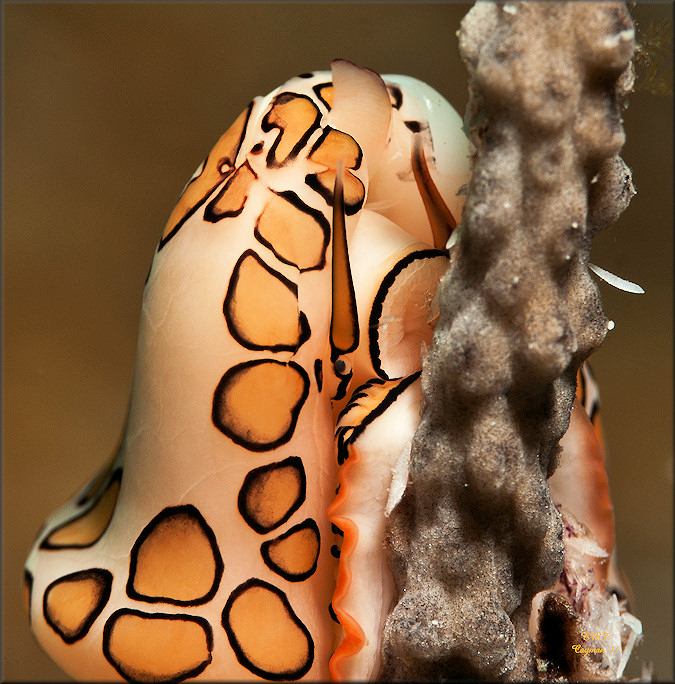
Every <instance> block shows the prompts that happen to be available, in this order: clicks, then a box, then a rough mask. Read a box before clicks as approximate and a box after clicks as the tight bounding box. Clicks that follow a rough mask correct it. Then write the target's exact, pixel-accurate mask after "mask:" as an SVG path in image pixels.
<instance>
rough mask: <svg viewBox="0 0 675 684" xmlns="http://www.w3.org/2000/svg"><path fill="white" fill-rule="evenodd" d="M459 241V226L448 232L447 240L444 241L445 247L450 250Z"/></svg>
mask: <svg viewBox="0 0 675 684" xmlns="http://www.w3.org/2000/svg"><path fill="white" fill-rule="evenodd" d="M458 241H459V226H457V228H455V230H453V231H452V233H450V237H449V238H448V241H447V242H446V243H445V249H447V250H450V249H452V248H453V247H454V246H455V245H456V244H457V242H458Z"/></svg>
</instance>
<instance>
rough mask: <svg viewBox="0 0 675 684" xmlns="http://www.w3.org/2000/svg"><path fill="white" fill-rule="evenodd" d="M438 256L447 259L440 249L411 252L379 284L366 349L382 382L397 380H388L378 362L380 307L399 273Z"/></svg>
mask: <svg viewBox="0 0 675 684" xmlns="http://www.w3.org/2000/svg"><path fill="white" fill-rule="evenodd" d="M439 256H443V257H445V258H446V259H447V258H448V255H447V254H446V253H445V252H443V251H441V250H440V249H423V250H420V251H418V252H411V253H410V254H407V255H406V256H404V257H403V259H401V260H400V261H399V262H397V263H396V264H395V265H394V267H393V268H392V269H391V270H390V271H389V273H387V275H386V276H384V278H383V279H382V282H381V283H380V287H379V288H378V290H377V294H376V295H375V299H374V300H373V306H372V308H371V309H370V316H369V318H368V349H369V351H370V361H371V363H372V364H373V370H374V371H375V372H376V373H377V374H378V375H379V376H380V377H381V378H383V379H384V380H397V379H398V378H390V377H389V376H388V375H387V374H386V373H385V372H384V371H383V370H382V362H381V360H380V345H379V336H380V331H379V329H378V325H379V320H380V316H381V315H382V307H383V305H384V301H385V299H386V298H387V293H388V292H389V289H390V288H391V286H392V285H393V284H394V281H395V280H396V278H398V276H399V275H400V274H401V272H402V271H404V270H405V269H406V268H407V267H408V266H410V264H412V263H413V262H414V261H417V260H418V259H431V258H435V257H439Z"/></svg>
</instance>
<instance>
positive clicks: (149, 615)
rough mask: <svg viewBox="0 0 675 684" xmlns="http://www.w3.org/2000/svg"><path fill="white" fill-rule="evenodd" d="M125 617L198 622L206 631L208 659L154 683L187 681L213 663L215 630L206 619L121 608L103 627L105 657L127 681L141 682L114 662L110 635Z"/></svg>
mask: <svg viewBox="0 0 675 684" xmlns="http://www.w3.org/2000/svg"><path fill="white" fill-rule="evenodd" d="M124 615H136V616H137V617H140V618H143V619H145V620H180V621H181V622H196V623H197V624H198V625H199V626H200V627H201V628H202V629H203V630H204V635H205V636H206V647H207V649H208V652H209V657H208V659H207V660H204V661H202V662H201V663H200V664H199V665H197V667H195V668H193V669H192V670H187V671H184V672H179V673H177V674H176V675H173V676H171V677H166V678H164V679H158V680H154V681H164V682H180V681H182V680H183V679H187V678H188V677H196V676H197V675H198V674H200V673H201V672H203V671H204V670H205V669H206V667H207V666H208V665H210V664H211V661H212V660H213V630H212V629H211V625H210V624H209V623H208V621H207V620H205V619H204V618H202V617H197V616H195V615H181V614H173V613H144V612H143V611H140V610H134V609H132V608H120V609H119V610H116V611H115V612H114V613H113V614H112V615H111V616H110V617H109V618H108V621H107V622H106V623H105V625H104V627H103V655H104V656H105V658H106V660H107V661H108V662H109V663H110V664H111V665H112V666H113V667H114V668H115V670H117V672H119V674H120V675H122V677H124V679H126V680H127V681H129V682H136V681H139V680H138V678H136V679H134V676H133V674H132V673H130V674H127V673H126V672H125V671H124V670H123V669H122V666H123V663H122V664H120V665H118V664H117V663H116V662H115V661H114V660H113V657H112V654H111V653H110V635H111V633H112V630H113V627H114V623H115V622H116V621H117V620H118V619H119V618H120V617H123V616H124ZM137 676H138V673H137V672H136V677H137ZM148 681H150V680H148Z"/></svg>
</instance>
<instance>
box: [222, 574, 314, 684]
mask: <svg viewBox="0 0 675 684" xmlns="http://www.w3.org/2000/svg"><path fill="white" fill-rule="evenodd" d="M253 587H261V588H263V589H267V590H268V591H270V592H271V593H273V594H275V595H276V596H277V597H278V598H279V599H281V602H282V604H283V606H284V608H285V609H286V612H287V614H288V617H289V619H290V620H291V621H292V622H294V623H295V625H296V626H297V627H298V629H300V631H301V632H302V633H303V634H304V635H305V637H306V638H307V645H308V647H309V654H308V656H307V661H306V662H305V663H304V664H303V665H302V666H301V667H299V668H297V669H296V670H290V671H288V670H287V671H285V672H279V673H277V672H268V671H267V670H262V669H260V668H259V667H257V666H255V665H254V664H253V663H252V662H251V661H250V660H249V659H248V658H247V657H246V654H245V653H244V650H243V649H242V647H241V646H240V645H239V641H237V637H236V636H235V634H234V631H233V630H232V627H231V626H230V611H231V610H232V606H233V604H234V602H235V601H236V600H237V599H238V598H239V597H240V596H241V595H242V594H243V593H244V592H246V591H248V590H249V589H251V588H253ZM261 619H264V616H261ZM221 623H222V625H223V629H224V630H225V633H226V634H227V638H228V640H229V642H230V646H232V650H233V651H234V655H235V656H236V657H237V660H238V661H239V662H240V663H241V665H243V666H244V667H245V668H246V669H247V670H248V671H249V672H252V673H253V674H256V675H258V676H259V677H262V678H263V679H267V680H270V681H273V682H281V681H286V680H294V679H300V678H301V677H304V676H305V675H306V674H307V673H308V672H309V671H310V669H311V668H312V665H313V663H314V640H313V639H312V635H311V634H310V633H309V630H308V629H307V627H306V626H305V624H304V623H303V622H302V621H301V620H300V618H299V617H298V616H297V615H296V614H295V611H294V610H293V608H292V607H291V604H290V603H289V601H288V598H287V597H286V594H284V592H283V591H281V589H278V588H277V587H275V586H274V585H273V584H269V583H268V582H264V581H263V580H261V579H258V578H257V577H252V578H251V579H249V580H247V581H246V582H244V583H243V584H240V585H239V586H238V587H237V588H236V589H235V590H234V591H233V592H232V593H231V594H230V596H229V598H228V599H227V603H226V604H225V608H223V613H222V618H221Z"/></svg>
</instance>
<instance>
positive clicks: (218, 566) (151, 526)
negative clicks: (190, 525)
mask: <svg viewBox="0 0 675 684" xmlns="http://www.w3.org/2000/svg"><path fill="white" fill-rule="evenodd" d="M183 514H185V515H188V516H190V517H191V518H192V519H193V520H195V521H196V522H197V524H198V525H199V527H200V528H201V530H202V532H203V533H204V536H205V537H206V539H207V540H208V542H209V545H210V546H211V552H212V554H213V559H214V566H215V567H214V577H213V584H212V585H211V588H210V589H209V591H207V592H206V594H204V595H203V596H200V597H198V598H196V599H192V600H190V601H184V600H180V599H173V598H169V597H167V596H147V595H146V594H141V593H139V592H138V591H136V590H135V589H134V579H135V577H136V571H137V569H138V552H139V550H140V548H141V546H142V545H143V542H145V540H146V539H147V538H148V537H149V536H150V535H151V534H152V532H153V531H154V530H155V528H156V527H157V525H159V524H160V523H161V522H162V521H163V520H166V518H169V517H172V516H175V515H183ZM129 556H130V559H129V579H128V580H127V586H126V590H127V596H129V598H132V599H135V600H136V601H144V602H145V603H170V604H172V605H174V606H200V605H202V604H203V603H207V602H208V601H210V600H211V599H212V598H213V597H214V596H215V595H216V591H218V586H219V585H220V580H221V578H222V576H223V569H224V564H223V559H222V556H221V555H220V549H219V548H218V542H217V541H216V535H215V533H214V532H213V530H212V529H211V527H209V525H208V523H207V522H206V520H205V519H204V516H203V515H202V514H201V513H200V512H199V510H198V509H197V508H196V507H195V506H193V505H192V504H184V505H181V506H169V507H167V508H164V509H163V510H161V511H160V512H159V513H158V514H157V515H156V516H155V517H154V518H153V519H152V520H151V521H150V522H149V523H148V524H147V525H146V526H145V527H144V528H143V530H142V531H141V533H140V534H139V535H138V538H137V539H136V541H135V542H134V545H133V547H132V548H131V553H130V554H129Z"/></svg>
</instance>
